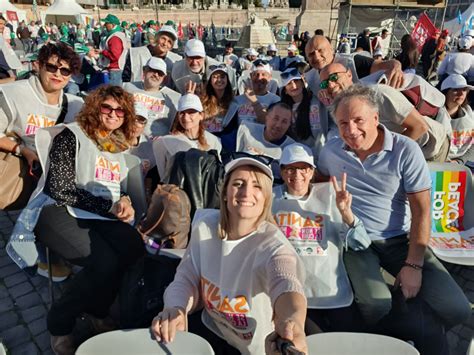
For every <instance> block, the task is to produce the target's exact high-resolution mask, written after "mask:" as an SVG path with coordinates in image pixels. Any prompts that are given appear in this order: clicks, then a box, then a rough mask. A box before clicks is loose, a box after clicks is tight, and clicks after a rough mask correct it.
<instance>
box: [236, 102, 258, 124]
mask: <svg viewBox="0 0 474 355" xmlns="http://www.w3.org/2000/svg"><path fill="white" fill-rule="evenodd" d="M238 115H239V119H240V120H241V121H250V122H255V121H256V120H257V114H256V113H255V110H254V108H253V106H252V105H251V104H245V105H242V106H240V107H239V111H238Z"/></svg>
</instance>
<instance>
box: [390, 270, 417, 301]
mask: <svg viewBox="0 0 474 355" xmlns="http://www.w3.org/2000/svg"><path fill="white" fill-rule="evenodd" d="M421 279H422V270H415V269H414V268H412V267H409V266H403V267H402V268H401V270H400V272H399V273H398V275H397V278H396V279H395V287H399V286H400V288H401V289H402V293H403V296H405V299H409V298H414V297H416V295H417V294H418V292H419V291H420V287H421Z"/></svg>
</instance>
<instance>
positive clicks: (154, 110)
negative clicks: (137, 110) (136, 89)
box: [133, 93, 165, 118]
mask: <svg viewBox="0 0 474 355" xmlns="http://www.w3.org/2000/svg"><path fill="white" fill-rule="evenodd" d="M133 101H134V102H135V105H137V104H138V105H142V106H144V107H145V108H146V109H147V110H148V111H151V112H150V113H149V115H155V116H156V115H158V114H163V113H164V112H165V100H162V99H159V98H157V97H153V96H149V95H144V94H140V93H134V94H133ZM147 118H151V117H147Z"/></svg>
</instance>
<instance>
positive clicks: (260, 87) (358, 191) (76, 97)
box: [0, 14, 474, 354]
mask: <svg viewBox="0 0 474 355" xmlns="http://www.w3.org/2000/svg"><path fill="white" fill-rule="evenodd" d="M1 23H2V18H0V31H1V30H2V26H1ZM127 25H128V24H124V23H122V22H121V21H120V20H119V19H118V18H117V17H116V16H114V15H112V14H109V15H107V17H105V19H104V31H99V35H98V37H94V36H93V35H90V36H89V34H91V33H92V32H93V30H92V29H91V28H87V27H86V28H85V29H84V30H83V29H82V26H80V25H77V27H75V25H71V26H69V25H66V24H65V25H64V26H61V28H60V29H58V28H57V27H56V26H54V25H49V26H40V29H37V30H35V31H36V32H34V31H33V30H30V29H29V27H28V28H27V30H25V28H26V25H25V24H21V25H20V27H19V29H18V30H17V33H18V36H19V38H20V39H21V40H22V43H23V45H24V49H25V52H27V51H31V50H35V46H36V47H38V50H37V57H36V58H35V60H34V63H33V70H32V72H31V73H30V75H29V76H28V77H27V78H25V79H22V80H18V78H17V77H16V75H15V71H14V70H12V68H4V69H5V73H6V75H8V77H9V78H10V79H11V80H10V82H8V83H4V84H2V85H0V93H1V96H0V108H1V110H0V150H2V151H5V152H11V153H12V154H13V155H15V156H18V157H22V158H24V159H25V160H26V161H27V164H28V165H29V167H30V168H31V171H32V172H34V173H35V174H36V176H37V177H38V179H37V187H36V190H35V191H34V192H33V194H32V196H31V198H30V200H29V202H28V205H27V206H26V207H25V208H24V209H23V211H22V212H21V214H20V216H19V218H18V221H17V223H16V225H15V228H14V230H13V233H12V236H11V239H10V242H9V243H8V245H7V247H6V249H7V252H8V254H9V255H10V256H11V257H12V259H13V260H14V261H15V262H16V263H17V264H18V266H19V267H21V268H26V267H32V266H34V265H36V264H37V263H38V273H40V274H43V275H48V270H47V267H46V264H45V247H47V248H49V250H51V251H52V252H53V253H54V255H55V256H56V258H53V275H52V276H53V279H55V280H56V281H60V280H63V279H65V278H66V277H67V276H68V274H69V273H70V269H69V268H68V266H67V264H73V265H79V266H81V267H82V268H81V270H80V271H79V272H78V273H77V274H76V275H75V276H74V278H73V280H72V281H71V284H70V287H68V288H67V289H66V291H65V293H63V295H62V296H61V298H60V299H58V300H56V301H55V302H54V303H53V304H52V306H51V309H50V310H49V312H48V317H47V326H48V330H49V332H50V334H51V346H52V349H53V351H54V352H55V353H56V354H73V353H74V350H75V348H76V344H75V340H74V337H73V335H72V333H73V330H74V326H75V321H76V319H77V318H78V317H79V316H81V315H83V314H88V315H89V316H90V319H91V321H92V324H93V326H94V329H95V331H96V332H97V333H99V332H104V331H109V330H112V329H114V328H115V327H116V326H117V325H116V324H114V320H113V319H112V318H111V317H110V314H109V309H110V307H111V305H112V303H113V302H114V300H115V299H116V297H117V294H118V290H119V288H120V285H121V282H122V279H123V276H124V274H125V273H126V272H127V270H128V269H129V268H130V267H131V266H133V265H134V264H135V263H136V262H137V261H138V260H139V259H140V258H142V257H143V255H144V254H145V253H146V249H145V244H144V242H143V240H142V236H141V235H140V233H139V232H138V231H137V229H135V227H134V226H135V225H136V222H137V221H139V219H140V218H141V216H137V215H136V213H135V209H136V206H134V201H132V199H131V198H130V192H129V190H130V184H129V182H128V180H127V174H129V172H130V171H132V170H133V169H134V168H136V167H137V166H138V167H140V169H141V171H142V174H143V176H144V179H145V180H146V182H145V183H144V186H146V185H147V183H148V184H151V189H150V191H153V190H154V188H155V187H156V185H157V184H168V183H173V182H174V181H175V180H176V179H175V176H174V174H175V173H176V169H175V167H176V166H177V165H179V164H183V161H182V160H183V159H184V160H185V161H184V164H189V165H191V166H193V167H194V166H195V165H193V164H196V162H195V161H192V160H191V159H189V158H188V159H189V160H186V157H187V155H186V154H184V155H183V153H186V152H189V151H198V152H200V154H201V155H200V156H201V157H204V158H202V159H210V160H212V159H217V165H218V166H219V167H220V168H221V169H222V171H223V173H222V176H221V178H220V179H218V180H213V179H212V178H211V174H206V172H205V171H199V169H194V170H193V171H192V173H188V176H186V177H185V178H186V179H190V180H192V179H197V177H198V176H199V178H200V179H207V180H203V181H202V188H203V189H209V185H213V186H212V187H213V188H214V189H215V190H216V191H219V193H220V195H219V199H218V200H219V201H218V204H217V206H210V205H206V201H204V202H203V203H202V205H203V207H204V208H199V209H197V210H196V211H193V215H192V216H190V217H192V218H193V222H192V227H191V232H190V236H189V245H188V247H187V249H186V252H185V254H184V257H183V258H182V260H181V263H180V265H179V266H178V268H177V271H176V275H175V278H174V281H173V282H172V283H171V284H170V285H169V286H168V287H167V289H166V292H165V293H164V295H163V300H164V309H163V310H162V311H161V312H160V313H159V314H158V315H156V317H155V318H154V319H153V322H152V324H150V326H151V330H152V332H153V333H154V335H155V336H156V338H157V340H158V341H163V342H165V343H168V342H172V341H173V339H174V337H175V334H176V331H177V330H188V331H190V332H193V333H196V334H198V335H201V336H202V337H204V338H205V339H206V340H207V341H208V342H209V343H210V344H211V346H212V347H213V349H214V351H215V353H216V354H233V353H244V354H262V353H264V352H267V353H274V352H275V351H278V349H277V345H276V344H277V341H276V340H277V338H278V337H280V338H283V339H287V340H290V341H292V342H293V343H294V345H295V347H296V348H297V349H299V350H301V351H303V352H307V351H308V349H307V345H306V341H305V336H306V335H309V334H314V333H317V332H321V331H323V332H328V331H354V332H374V333H380V332H381V329H384V331H385V334H388V335H393V334H397V333H396V331H395V330H393V331H392V330H391V327H393V326H395V324H396V322H393V319H396V317H397V312H396V309H395V307H393V305H394V304H395V303H394V297H392V295H394V293H395V292H399V293H401V294H402V296H403V299H404V300H406V301H407V302H410V300H418V301H419V302H420V303H421V304H423V305H424V308H423V312H428V313H430V314H433V315H434V318H433V319H436V322H438V323H439V325H440V329H441V331H440V333H439V334H437V335H436V341H431V342H428V343H429V344H426V343H427V342H418V341H416V340H415V344H414V345H415V347H417V348H418V349H419V350H420V351H421V352H422V353H424V354H447V343H446V337H445V333H446V331H447V330H449V329H450V328H451V327H453V326H455V325H457V324H460V323H463V322H464V321H465V320H467V319H468V318H469V316H470V314H471V307H470V304H469V301H468V299H467V298H466V296H465V295H464V293H463V291H462V290H461V288H460V287H459V286H458V285H457V283H456V282H455V281H454V280H453V279H452V277H451V276H450V275H449V273H448V271H447V270H446V269H445V268H444V266H443V265H442V264H441V263H440V262H439V261H438V260H437V258H436V257H435V256H434V254H433V253H432V252H431V251H430V249H429V248H428V241H429V238H430V231H431V216H430V211H431V202H430V201H431V200H430V198H431V195H430V189H431V179H430V174H429V170H428V164H427V163H428V162H450V163H452V164H466V165H468V166H470V167H472V166H473V165H472V164H473V163H474V148H473V143H474V117H473V112H472V106H471V105H470V103H469V97H468V96H469V95H471V98H472V90H474V87H473V86H472V85H471V84H472V83H474V56H473V54H472V52H471V51H472V47H474V39H473V37H472V34H470V33H467V34H466V35H465V36H463V37H462V38H460V39H459V44H458V50H457V51H453V52H451V53H449V54H448V55H447V56H446V57H445V58H444V60H443V61H442V62H441V64H440V66H439V69H438V71H439V79H440V80H439V86H438V87H439V89H437V88H436V87H435V86H433V85H432V84H431V83H430V82H428V81H427V80H425V78H423V76H420V75H417V74H416V73H417V72H418V71H417V68H418V55H417V54H413V53H412V50H413V48H414V47H413V45H412V44H411V39H410V38H408V37H407V38H405V40H404V41H402V52H401V53H400V55H399V56H398V57H397V58H396V59H383V58H375V59H374V58H372V55H370V54H369V55H366V54H365V53H362V52H360V51H357V52H355V53H352V54H347V53H346V50H345V49H344V51H341V52H340V53H337V52H336V51H335V50H334V48H333V46H332V45H331V43H330V41H329V40H328V39H327V38H326V37H325V36H324V34H323V33H320V32H318V33H317V34H315V35H314V36H312V37H310V36H309V34H305V35H304V36H302V39H303V40H304V43H303V45H302V43H301V42H300V43H291V44H290V45H289V46H288V49H287V52H288V53H287V56H280V55H279V53H278V51H277V48H276V47H275V45H274V44H269V45H268V48H267V51H266V53H259V52H258V51H257V50H256V49H254V48H248V49H246V50H245V52H244V53H243V54H242V56H240V57H239V56H238V55H236V54H235V53H234V48H233V46H232V45H231V44H228V45H226V46H225V49H224V52H223V53H222V54H221V55H218V56H217V57H216V58H212V57H210V56H208V55H207V54H206V48H205V45H204V43H203V42H202V41H201V40H199V39H197V38H192V39H189V40H188V41H187V42H186V43H185V46H184V53H182V54H183V56H181V55H180V54H178V53H176V52H174V51H173V48H175V47H176V43H177V41H178V39H179V35H178V33H177V31H176V28H175V27H174V25H173V24H172V23H169V24H164V25H162V26H159V27H158V24H156V23H149V24H148V25H149V28H152V29H153V31H148V32H147V35H146V36H145V37H146V39H147V40H146V41H145V42H143V41H142V40H143V36H142V35H141V34H140V41H138V40H137V41H135V36H134V33H137V31H138V26H133V24H132V25H130V26H129V28H127ZM31 26H34V24H31ZM153 26H155V27H153ZM74 27H75V29H73V30H71V28H74ZM5 28H6V27H4V28H3V33H5ZM41 28H42V29H44V32H43V33H41V34H40V31H41ZM27 31H28V32H29V33H30V37H28V36H27V33H26V32H27ZM94 31H95V30H94ZM33 33H34V34H36V36H34V35H33ZM386 34H387V33H386V32H385V33H384V32H382V34H381V38H382V39H383V36H385V35H386ZM365 35H367V36H368V34H365ZM3 37H4V38H6V37H5V35H4V36H3ZM35 37H36V40H34V38H35ZM38 37H40V38H41V41H43V43H42V42H41V41H40V40H39V39H38ZM47 37H48V38H47ZM51 37H52V38H51ZM66 37H67V38H66ZM137 38H138V37H137ZM363 41H365V42H367V43H366V44H367V45H368V46H369V47H368V48H369V51H370V50H371V48H373V46H372V42H371V41H369V40H368V39H361V42H360V43H363ZM75 42H80V43H81V44H82V46H78V45H74V43H75ZM373 44H374V45H375V49H376V51H377V50H378V49H379V48H378V46H380V42H379V41H378V40H376V41H373ZM302 46H303V48H302ZM298 47H299V48H300V50H299V49H298ZM2 48H3V47H2ZM362 49H363V50H364V49H365V51H367V50H366V48H364V46H362ZM469 63H470V64H469ZM420 88H421V89H420ZM414 89H415V90H414ZM416 89H417V90H416ZM413 95H415V99H416V100H414V99H413V97H414V96H413ZM420 102H421V103H423V105H421V104H420ZM10 133H15V134H16V138H15V139H12V137H11V134H10ZM178 156H179V157H180V158H177V157H178ZM183 157H184V158H183ZM200 159H201V158H200ZM196 166H198V165H196ZM202 166H203V165H199V167H201V168H202V169H206V167H202ZM194 186H195V185H194ZM195 188H196V189H197V188H201V187H196V186H195ZM186 192H187V193H188V195H189V198H190V199H192V194H193V193H194V192H195V191H194V192H193V191H186ZM201 202H202V201H201ZM64 261H66V263H65V262H64ZM381 267H382V268H383V269H384V270H386V272H388V273H389V274H391V275H392V276H393V277H394V278H395V280H396V281H395V284H394V285H392V286H389V285H387V283H386V281H385V279H384V278H383V276H382V274H381V272H380V268H381ZM156 277H160V276H159V275H156ZM394 317H395V318H394ZM406 322H407V323H406V324H402V327H405V326H406V327H409V326H410V324H409V322H410V321H409V320H406ZM387 329H388V330H387ZM420 331H421V329H413V334H412V337H411V338H410V339H404V340H414V339H419V338H420V334H418V333H419V332H420ZM421 337H423V335H421ZM422 344H423V345H422Z"/></svg>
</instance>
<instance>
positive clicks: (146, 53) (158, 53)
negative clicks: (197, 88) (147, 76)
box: [123, 25, 182, 87]
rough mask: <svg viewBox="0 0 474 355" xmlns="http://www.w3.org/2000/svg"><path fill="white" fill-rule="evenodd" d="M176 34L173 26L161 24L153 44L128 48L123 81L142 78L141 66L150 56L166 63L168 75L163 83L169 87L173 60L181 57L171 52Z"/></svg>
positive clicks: (176, 38)
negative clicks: (128, 52)
mask: <svg viewBox="0 0 474 355" xmlns="http://www.w3.org/2000/svg"><path fill="white" fill-rule="evenodd" d="M177 40H178V35H177V34H176V31H175V30H174V28H173V26H169V25H163V26H161V28H160V29H159V31H158V32H157V33H156V41H155V44H154V45H151V44H150V45H148V46H146V47H145V46H143V47H136V48H131V49H130V56H129V58H127V63H126V65H125V69H124V74H123V81H131V82H134V81H140V80H141V79H142V68H143V66H144V65H145V63H146V62H147V61H148V59H150V58H151V57H157V58H161V59H163V60H164V62H165V63H166V74H167V76H168V78H167V80H166V81H165V85H166V86H168V87H171V85H172V81H171V76H170V74H171V70H172V69H173V65H174V63H175V62H177V61H179V60H181V59H182V57H181V56H180V55H179V54H176V53H174V52H172V51H171V50H172V49H173V46H174V44H175V43H176V41H177Z"/></svg>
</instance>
